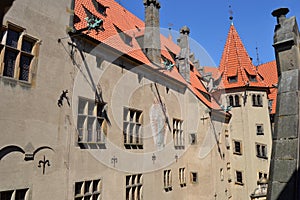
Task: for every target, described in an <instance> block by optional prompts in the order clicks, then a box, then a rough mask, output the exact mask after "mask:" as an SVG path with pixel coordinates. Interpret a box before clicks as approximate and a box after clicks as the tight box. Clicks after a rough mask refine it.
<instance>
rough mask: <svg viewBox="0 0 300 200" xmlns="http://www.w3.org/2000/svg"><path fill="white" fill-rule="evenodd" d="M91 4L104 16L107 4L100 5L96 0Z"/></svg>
mask: <svg viewBox="0 0 300 200" xmlns="http://www.w3.org/2000/svg"><path fill="white" fill-rule="evenodd" d="M93 4H94V7H95V9H96V10H97V12H98V13H100V14H101V15H103V16H106V9H107V8H108V7H107V6H104V5H102V4H101V3H99V2H98V1H97V0H93Z"/></svg>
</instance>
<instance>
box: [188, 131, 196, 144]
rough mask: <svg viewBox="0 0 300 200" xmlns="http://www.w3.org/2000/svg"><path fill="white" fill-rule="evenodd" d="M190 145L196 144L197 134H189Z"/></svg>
mask: <svg viewBox="0 0 300 200" xmlns="http://www.w3.org/2000/svg"><path fill="white" fill-rule="evenodd" d="M190 144H191V145H196V144H197V134H196V133H190Z"/></svg>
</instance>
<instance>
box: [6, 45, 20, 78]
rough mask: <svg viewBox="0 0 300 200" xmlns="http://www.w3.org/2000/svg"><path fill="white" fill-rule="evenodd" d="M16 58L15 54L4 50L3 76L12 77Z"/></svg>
mask: <svg viewBox="0 0 300 200" xmlns="http://www.w3.org/2000/svg"><path fill="white" fill-rule="evenodd" d="M16 58H17V53H16V52H14V51H10V50H6V52H5V56H4V71H3V76H8V77H14V72H15V62H16Z"/></svg>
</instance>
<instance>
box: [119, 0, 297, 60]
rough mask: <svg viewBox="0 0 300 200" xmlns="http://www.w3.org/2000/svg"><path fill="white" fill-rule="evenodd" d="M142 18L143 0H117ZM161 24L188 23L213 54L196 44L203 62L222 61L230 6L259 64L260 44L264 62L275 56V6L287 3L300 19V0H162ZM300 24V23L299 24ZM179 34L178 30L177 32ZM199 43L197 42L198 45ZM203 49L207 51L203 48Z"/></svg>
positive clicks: (196, 38)
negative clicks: (208, 57)
mask: <svg viewBox="0 0 300 200" xmlns="http://www.w3.org/2000/svg"><path fill="white" fill-rule="evenodd" d="M116 1H117V2H119V3H121V5H123V6H124V7H125V8H126V9H128V10H129V11H131V12H132V13H134V14H135V15H136V16H138V17H139V18H140V19H142V20H143V19H144V6H143V0H116ZM160 3H161V9H160V20H161V21H160V26H161V28H166V29H167V28H169V27H170V24H172V26H171V28H172V34H173V31H176V32H177V31H179V29H180V28H181V27H182V26H184V25H187V26H188V27H189V28H190V29H191V33H190V37H191V38H192V39H193V40H194V41H195V42H196V43H197V44H199V46H200V47H199V48H198V49H201V46H202V47H203V49H204V50H206V52H207V53H208V54H209V56H211V58H212V61H211V60H209V59H207V58H206V57H205V56H203V54H201V52H200V53H199V52H198V51H201V50H198V49H197V47H196V48H194V49H195V50H194V51H196V54H198V56H197V57H198V59H199V60H200V64H201V65H205V66H211V65H214V64H215V65H219V62H220V59H221V55H222V52H223V48H224V45H225V41H226V37H227V33H228V31H229V26H230V20H229V16H230V12H229V10H230V8H229V5H231V9H232V11H233V17H234V19H233V23H234V26H235V28H236V29H237V31H238V33H239V35H240V37H241V39H242V41H243V43H244V45H245V47H246V49H247V51H248V53H249V56H250V57H252V58H253V63H254V64H255V65H256V64H257V53H256V47H258V55H259V56H258V57H259V62H260V63H265V62H268V61H272V60H274V59H275V55H274V49H273V47H272V43H273V31H274V26H275V24H276V18H274V17H273V16H272V15H271V12H272V11H273V10H274V9H277V8H279V7H287V8H289V9H290V12H289V13H288V15H287V17H291V16H296V18H297V21H298V24H299V23H300V0H251V1H250V0H248V1H241V0H231V1H230V0H209V1H203V0H185V1H179V0H160ZM299 25H300V24H299ZM173 37H176V34H175V33H174V34H173ZM196 46H197V45H196ZM202 53H203V52H202Z"/></svg>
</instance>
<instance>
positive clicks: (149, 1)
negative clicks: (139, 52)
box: [144, 0, 161, 65]
mask: <svg viewBox="0 0 300 200" xmlns="http://www.w3.org/2000/svg"><path fill="white" fill-rule="evenodd" d="M144 6H145V33H144V51H145V54H146V56H147V57H148V59H149V60H150V61H151V62H153V63H156V64H159V65H160V64H161V47H160V31H159V28H160V27H159V9H160V3H159V1H158V0H144Z"/></svg>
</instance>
